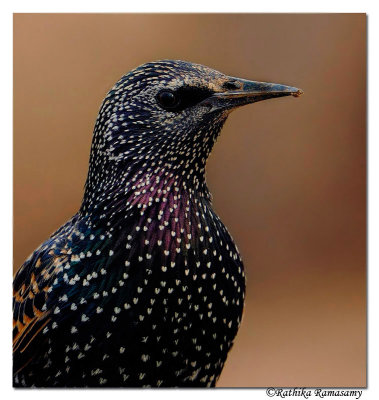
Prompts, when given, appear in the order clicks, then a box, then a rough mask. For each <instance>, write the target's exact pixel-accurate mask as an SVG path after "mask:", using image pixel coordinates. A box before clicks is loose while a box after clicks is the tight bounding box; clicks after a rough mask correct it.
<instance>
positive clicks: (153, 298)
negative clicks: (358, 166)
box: [13, 60, 302, 387]
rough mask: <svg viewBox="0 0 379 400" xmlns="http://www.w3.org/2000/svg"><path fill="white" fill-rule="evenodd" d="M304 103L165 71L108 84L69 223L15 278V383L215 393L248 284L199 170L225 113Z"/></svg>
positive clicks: (210, 73) (229, 81)
mask: <svg viewBox="0 0 379 400" xmlns="http://www.w3.org/2000/svg"><path fill="white" fill-rule="evenodd" d="M301 93H302V92H301V90H299V89H297V88H294V87H289V86H284V85H279V84H271V83H265V82H255V81H247V80H244V79H238V78H233V77H229V76H226V75H224V74H222V73H220V72H217V71H215V70H213V69H210V68H208V67H205V66H202V65H199V64H193V63H189V62H184V61H172V60H164V61H158V62H152V63H147V64H144V65H142V66H140V67H138V68H136V69H134V70H133V71H131V72H129V73H128V74H126V75H124V76H123V77H122V78H121V79H120V80H119V81H118V82H117V83H116V84H115V86H114V87H113V88H112V89H111V90H110V91H109V93H108V94H107V96H106V97H105V99H104V101H103V103H102V105H101V108H100V111H99V114H98V117H97V120H96V123H95V127H94V134H93V141H92V146H91V154H90V160H89V172H88V177H87V181H86V184H85V190H84V196H83V201H82V204H81V207H80V209H79V211H78V213H77V214H75V215H74V216H73V217H72V218H71V219H70V220H69V221H68V222H67V223H66V224H64V225H63V226H61V227H60V228H59V229H58V230H57V231H56V232H55V233H53V234H52V235H51V236H50V238H49V239H47V240H46V241H45V242H44V243H43V244H42V245H41V246H40V247H39V248H38V249H36V250H35V251H34V253H33V254H32V255H31V256H30V257H29V258H28V259H27V260H26V261H25V263H24V264H23V265H22V267H21V268H20V270H19V271H18V272H17V274H16V276H15V279H14V284H13V288H14V297H13V314H14V322H13V326H14V329H13V334H14V341H13V368H14V373H13V384H14V386H16V387H100V386H105V387H122V386H128V387H141V386H142V387H158V386H162V387H173V386H175V387H191V386H192V387H202V386H208V387H209V386H215V384H216V382H217V379H218V377H219V376H220V373H221V371H222V368H223V366H224V363H225V360H226V357H227V354H228V352H229V350H230V349H231V347H232V344H233V340H234V338H235V335H236V333H237V331H238V328H239V326H240V323H241V316H242V311H243V305H244V294H245V275H244V270H243V264H242V261H241V258H240V255H239V253H238V250H237V247H236V245H235V244H234V242H233V240H232V238H231V236H230V234H229V233H228V231H227V229H226V227H225V226H224V225H223V223H222V222H221V221H220V219H219V217H218V216H217V215H216V213H215V212H214V210H213V209H212V205H211V195H210V193H209V190H208V188H207V185H206V181H205V165H206V161H207V158H208V156H209V154H210V152H211V150H212V147H213V145H214V143H215V141H216V139H217V137H218V135H219V133H220V130H221V128H222V126H223V124H224V122H225V120H226V118H227V117H228V115H229V113H230V112H231V111H232V110H234V109H235V108H237V107H239V106H242V105H245V104H248V103H254V102H257V101H261V100H265V99H270V98H273V97H281V96H288V95H293V96H298V95H300V94H301Z"/></svg>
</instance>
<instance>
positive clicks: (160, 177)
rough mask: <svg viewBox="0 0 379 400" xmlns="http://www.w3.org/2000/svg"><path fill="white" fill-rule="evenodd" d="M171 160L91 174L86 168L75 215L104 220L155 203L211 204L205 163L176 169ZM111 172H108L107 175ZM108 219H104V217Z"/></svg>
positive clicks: (119, 167)
mask: <svg viewBox="0 0 379 400" xmlns="http://www.w3.org/2000/svg"><path fill="white" fill-rule="evenodd" d="M177 165H178V164H176V163H172V162H171V161H167V162H159V163H157V164H156V165H154V163H152V164H151V165H149V166H148V164H147V162H146V161H145V162H140V163H138V164H137V163H136V164H133V165H129V166H128V167H126V168H125V166H124V165H122V163H120V165H118V166H117V167H116V166H114V167H113V169H111V170H110V169H106V168H103V169H102V170H101V171H97V172H96V173H95V171H94V170H93V169H91V168H90V171H89V174H88V178H87V182H86V186H85V193H84V197H83V201H82V205H81V208H80V210H79V215H81V216H83V217H84V216H85V217H90V218H91V216H92V217H95V218H96V219H98V218H99V217H101V218H103V219H104V220H106V219H109V218H113V217H115V216H116V215H118V216H120V214H123V213H126V212H130V211H131V210H133V209H135V210H138V209H142V210H143V209H146V208H149V207H151V206H153V205H154V204H157V203H166V202H168V201H171V202H176V201H177V200H180V199H183V198H186V199H187V198H198V199H202V200H205V201H208V202H210V201H211V195H210V192H209V190H208V187H207V185H206V181H205V162H204V165H200V164H199V165H198V168H196V169H188V168H178V167H177ZM110 171H111V172H110ZM107 217H108V218H107Z"/></svg>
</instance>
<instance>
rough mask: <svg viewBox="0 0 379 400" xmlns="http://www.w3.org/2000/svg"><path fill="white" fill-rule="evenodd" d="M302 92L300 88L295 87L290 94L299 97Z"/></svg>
mask: <svg viewBox="0 0 379 400" xmlns="http://www.w3.org/2000/svg"><path fill="white" fill-rule="evenodd" d="M302 94H304V91H303V90H301V89H297V91H296V92H293V93H292V96H294V97H300V96H301V95H302Z"/></svg>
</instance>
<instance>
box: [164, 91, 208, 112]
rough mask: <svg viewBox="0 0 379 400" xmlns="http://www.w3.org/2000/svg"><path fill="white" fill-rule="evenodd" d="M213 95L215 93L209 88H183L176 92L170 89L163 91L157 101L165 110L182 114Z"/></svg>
mask: <svg viewBox="0 0 379 400" xmlns="http://www.w3.org/2000/svg"><path fill="white" fill-rule="evenodd" d="M212 94H213V92H212V91H211V90H209V89H207V88H201V87H190V86H182V87H180V88H178V89H176V90H175V92H173V91H172V90H169V89H164V90H161V91H160V92H159V93H158V94H157V97H156V99H157V102H158V104H159V105H160V106H161V107H162V108H163V109H164V110H167V111H171V112H180V111H183V110H184V109H186V108H189V107H192V106H194V105H196V104H198V103H200V102H201V101H202V100H204V99H205V98H207V97H209V96H211V95H212Z"/></svg>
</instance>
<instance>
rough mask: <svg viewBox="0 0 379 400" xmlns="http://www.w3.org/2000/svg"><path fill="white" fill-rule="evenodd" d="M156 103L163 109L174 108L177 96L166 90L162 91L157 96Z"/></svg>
mask: <svg viewBox="0 0 379 400" xmlns="http://www.w3.org/2000/svg"><path fill="white" fill-rule="evenodd" d="M158 101H159V103H160V105H161V106H162V107H165V108H171V107H175V106H176V105H177V103H178V99H177V96H176V95H175V94H174V93H172V92H170V91H168V90H163V91H162V92H160V93H159V94H158Z"/></svg>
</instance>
